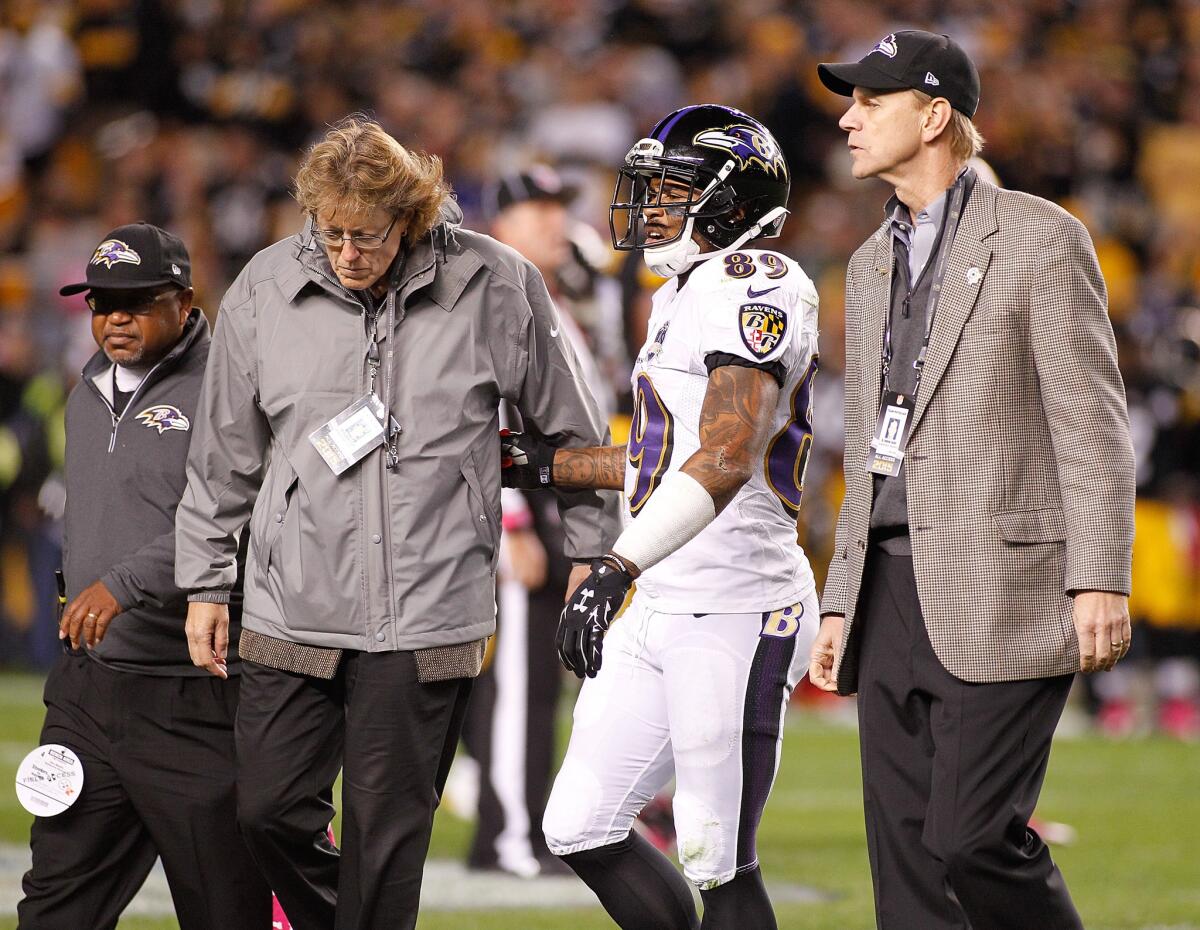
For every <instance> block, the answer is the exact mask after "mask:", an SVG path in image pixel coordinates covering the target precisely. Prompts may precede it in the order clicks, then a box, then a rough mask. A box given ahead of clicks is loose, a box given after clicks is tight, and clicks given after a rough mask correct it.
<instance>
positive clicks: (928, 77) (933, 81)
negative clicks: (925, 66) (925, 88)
mask: <svg viewBox="0 0 1200 930" xmlns="http://www.w3.org/2000/svg"><path fill="white" fill-rule="evenodd" d="M925 83H926V84H928V85H929V86H930V87H937V86H938V85H939V84H941V83H942V82H941V81H939V80H938V79H937V78H935V77H934V76H933V72H932V71H926V72H925Z"/></svg>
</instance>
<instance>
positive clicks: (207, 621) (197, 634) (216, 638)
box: [185, 601, 229, 678]
mask: <svg viewBox="0 0 1200 930" xmlns="http://www.w3.org/2000/svg"><path fill="white" fill-rule="evenodd" d="M185 629H186V630H187V641H188V652H189V653H190V654H191V657H192V665H195V666H198V667H199V668H202V669H206V670H207V671H208V673H209V674H210V675H216V676H217V677H218V678H228V677H229V669H228V667H227V666H226V660H227V658H228V656H229V605H228V604H208V603H205V602H203V601H192V602H191V603H190V604H188V615H187V624H186V626H185Z"/></svg>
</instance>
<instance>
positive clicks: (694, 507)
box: [612, 471, 717, 571]
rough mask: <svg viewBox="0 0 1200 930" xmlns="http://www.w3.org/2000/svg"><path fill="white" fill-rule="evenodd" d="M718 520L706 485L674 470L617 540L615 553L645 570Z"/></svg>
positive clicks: (614, 546)
mask: <svg viewBox="0 0 1200 930" xmlns="http://www.w3.org/2000/svg"><path fill="white" fill-rule="evenodd" d="M716 518H717V507H716V504H714V503H713V499H712V495H711V494H709V493H708V491H706V490H705V489H704V485H702V484H701V483H700V482H699V481H697V480H696V479H695V478H693V477H692V476H691V475H688V474H685V473H684V472H681V471H673V472H670V473H669V474H667V476H666V477H665V478H663V480H662V483H661V484H660V485H659V486H658V487H657V488H656V489H655V490H654V494H652V495H651V497H650V499H649V500H648V501H646V503H645V506H643V507H642V510H641V512H640V513H639V514H638V515H637V517H636V519H634V521H633V522H632V523H630V524H629V526H627V527H626V528H625V531H624V532H622V533H621V535H620V536H619V537H617V541H616V542H615V543H614V544H613V547H612V551H613V553H614V554H615V555H618V556H620V557H621V558H622V559H625V560H626V561H629V562H632V563H633V564H634V565H636V566H637V567H638V568H639V569H640V570H641V571H645V570H646V569H648V568H650V566H652V565H657V564H658V563H659V562H661V561H662V560H663V559H665V558H666V557H667V556H669V555H670V554H671V553H672V552H674V551H675V550H676V549H679V548H681V547H682V546H684V545H685V544H686V543H688V542H690V541H691V540H692V539H694V538H695V537H696V536H697V535H699V533H700V531H701V530H702V529H704V528H705V527H706V526H708V525H709V524H710V523H712V522H713V520H715V519H716Z"/></svg>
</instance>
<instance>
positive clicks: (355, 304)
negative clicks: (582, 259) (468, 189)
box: [177, 117, 618, 930]
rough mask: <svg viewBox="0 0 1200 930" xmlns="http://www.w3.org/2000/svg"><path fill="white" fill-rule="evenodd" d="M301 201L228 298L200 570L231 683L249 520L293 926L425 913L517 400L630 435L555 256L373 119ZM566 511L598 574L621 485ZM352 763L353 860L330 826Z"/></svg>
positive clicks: (212, 372)
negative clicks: (610, 414)
mask: <svg viewBox="0 0 1200 930" xmlns="http://www.w3.org/2000/svg"><path fill="white" fill-rule="evenodd" d="M296 196H297V200H298V201H299V202H300V205H301V207H302V208H303V209H304V210H305V211H306V212H307V213H308V214H309V216H310V217H311V223H310V225H309V228H308V229H307V230H306V232H305V233H304V234H302V235H298V236H294V237H291V238H289V239H285V240H283V241H281V242H278V243H276V244H275V245H273V246H271V247H269V248H267V249H266V250H264V251H263V252H261V253H259V254H258V255H257V256H255V257H254V258H253V259H252V260H251V261H250V263H249V264H248V265H247V266H246V268H245V269H244V270H243V271H242V273H241V275H240V276H239V277H238V279H237V280H236V281H235V282H234V284H233V286H232V287H231V288H230V290H229V293H227V294H226V295H225V299H224V301H223V302H222V306H221V313H220V317H219V319H218V323H217V327H216V332H215V334H214V338H213V348H212V353H211V359H210V362H209V368H208V371H207V374H206V378H205V382H204V390H203V396H202V400H201V404H200V409H199V411H198V413H197V417H196V421H197V422H196V436H195V441H194V442H193V446H192V453H191V456H190V458H189V462H188V478H189V483H188V489H187V492H186V494H185V496H184V500H183V503H182V504H181V506H180V509H179V516H178V522H177V546H178V563H177V572H178V582H179V584H180V586H181V587H183V588H185V589H187V590H188V591H189V592H191V593H190V595H189V599H190V600H191V601H192V604H191V608H190V610H189V614H188V636H189V642H190V648H191V656H192V661H193V662H195V663H196V664H197V665H198V666H201V667H204V668H206V669H208V670H209V671H210V672H212V673H213V674H215V675H218V676H220V675H224V674H225V655H226V651H227V649H228V646H229V644H228V636H227V633H226V622H227V621H226V614H225V608H224V606H223V602H224V601H225V600H226V598H227V593H228V590H229V588H230V586H231V584H232V582H233V578H234V557H235V552H236V549H237V538H238V534H239V532H240V531H241V529H242V527H243V526H244V525H245V524H246V522H247V520H248V521H249V533H250V541H249V553H248V557H247V568H246V593H245V614H244V618H243V633H242V638H241V644H240V652H241V656H242V660H243V676H242V682H243V683H242V708H241V713H240V714H239V717H238V725H237V746H238V754H239V784H238V810H239V819H240V821H241V824H242V828H243V830H244V832H245V834H246V837H247V841H248V843H249V845H250V848H251V850H252V852H253V854H254V855H255V858H256V859H257V861H258V862H259V864H260V866H261V868H262V869H263V871H264V873H265V874H266V875H267V877H268V879H269V880H270V882H271V884H272V887H273V888H274V889H275V891H276V893H277V895H278V897H279V899H280V901H281V903H282V904H283V906H284V909H285V910H286V911H287V913H288V916H289V918H290V919H291V921H292V923H293V925H294V926H295V927H297V930H309V928H313V930H316V928H321V930H325V928H328V927H331V926H333V927H337V928H351V927H353V928H368V927H383V926H387V927H388V928H405V927H413V926H414V925H415V923H416V914H417V905H418V900H419V894H420V883H421V871H422V866H423V861H424V857H425V852H426V849H427V847H428V841H429V833H430V829H431V826H432V816H433V809H434V806H435V805H436V802H437V798H438V796H439V795H440V793H441V789H442V784H443V781H444V779H445V776H446V772H447V769H448V767H449V764H450V760H451V757H452V755H453V752H454V747H455V744H456V742H457V739H458V732H459V729H460V725H461V722H462V717H463V712H464V709H465V704H466V699H467V695H468V694H469V692H470V686H471V681H472V678H473V677H474V676H475V675H477V674H478V673H479V670H480V666H481V664H482V657H483V647H484V643H485V641H486V639H487V637H488V636H489V635H491V633H492V632H493V630H494V624H495V568H496V550H497V543H498V539H499V534H500V506H499V502H500V462H499V447H498V444H497V442H496V433H497V429H498V420H497V411H498V407H499V404H500V401H501V400H504V399H507V400H509V401H512V402H513V403H514V404H516V406H517V408H518V409H519V410H520V411H521V413H522V415H523V416H524V418H525V420H526V425H527V428H528V427H532V428H533V429H535V430H536V431H537V432H538V433H540V434H542V435H544V436H546V437H547V438H552V441H554V442H555V443H556V444H559V445H596V444H598V443H600V442H602V441H603V439H604V437H605V434H606V432H607V430H606V429H605V426H604V424H603V422H602V421H601V418H600V416H599V414H598V412H597V410H596V405H595V402H594V400H593V399H592V397H591V396H590V394H589V393H588V392H587V389H586V388H585V387H584V385H583V383H582V380H581V379H580V377H579V374H578V365H577V362H576V359H575V356H574V353H573V352H572V350H571V347H570V343H569V342H568V341H567V340H566V339H565V338H563V337H562V336H561V334H560V322H559V320H558V317H557V314H556V312H555V310H554V307H553V305H552V303H551V301H550V298H549V296H548V295H547V293H546V289H545V285H544V284H543V282H542V279H541V277H540V276H539V274H538V272H537V271H536V269H534V267H533V266H532V265H531V264H530V263H529V262H527V261H525V260H524V259H522V258H521V257H520V256H519V255H518V254H517V253H516V252H514V251H513V250H511V249H509V248H507V247H505V246H503V245H500V244H499V243H497V242H496V241H494V240H492V239H490V238H488V237H487V236H483V235H480V234H477V233H473V232H469V231H466V230H464V229H461V228H459V227H458V222H459V221H460V220H461V213H460V212H459V211H458V208H457V207H456V206H455V205H454V204H453V203H452V202H451V201H450V199H449V190H448V186H447V185H446V183H445V181H444V180H443V177H442V169H441V163H440V162H439V161H438V159H436V158H434V157H430V156H424V155H418V154H415V153H412V152H409V151H408V150H406V149H405V148H404V147H403V146H401V145H400V143H398V142H397V141H396V140H395V139H393V138H392V137H391V136H389V135H388V134H387V133H386V132H384V130H383V129H382V128H381V127H380V126H379V125H378V124H376V123H373V122H370V121H367V120H363V119H359V118H355V117H352V118H350V119H347V120H345V121H344V122H343V123H341V124H340V125H338V126H337V127H335V128H334V129H332V130H331V131H330V132H329V133H328V134H327V135H326V137H325V138H324V139H323V140H322V141H321V142H319V143H318V144H317V145H315V146H314V147H313V148H312V149H311V150H310V151H309V152H308V154H307V156H306V158H305V160H304V162H303V164H302V166H301V168H300V171H299V173H298V175H297V179H296ZM560 508H561V512H562V518H563V523H564V527H565V529H566V531H567V549H568V553H567V554H568V555H569V556H571V557H572V558H573V559H575V560H577V561H579V562H581V563H584V567H583V571H582V574H583V575H586V563H587V561H588V560H589V559H591V558H593V557H596V556H598V555H599V554H600V553H602V552H604V551H605V549H606V547H607V545H608V543H609V542H611V540H612V538H613V536H614V535H615V532H616V529H617V519H618V518H617V507H616V500H615V498H607V497H604V496H602V495H600V494H597V493H594V492H587V493H582V494H570V495H564V496H563V498H562V500H561V502H560ZM343 767H344V773H345V777H344V781H343V788H342V798H343V821H344V828H343V836H342V838H341V839H342V848H341V852H340V856H339V851H338V849H336V848H335V847H334V846H333V845H332V844H331V843H330V842H329V840H328V839H327V837H326V835H325V832H324V831H325V827H326V826H327V824H328V823H329V821H330V819H331V817H332V815H333V810H332V806H331V804H330V798H331V794H332V787H333V783H334V779H335V778H336V776H337V774H338V771H339V769H342V768H343ZM335 914H336V916H335Z"/></svg>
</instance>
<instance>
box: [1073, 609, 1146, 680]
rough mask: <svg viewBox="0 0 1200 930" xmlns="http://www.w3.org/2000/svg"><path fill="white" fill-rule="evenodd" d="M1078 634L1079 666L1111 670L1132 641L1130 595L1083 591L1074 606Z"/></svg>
mask: <svg viewBox="0 0 1200 930" xmlns="http://www.w3.org/2000/svg"><path fill="white" fill-rule="evenodd" d="M1072 616H1073V618H1074V620H1075V633H1076V634H1077V635H1078V636H1079V670H1080V671H1081V672H1095V671H1105V672H1107V671H1110V670H1111V669H1112V667H1113V666H1114V665H1116V664H1117V663H1118V662H1119V661H1121V659H1123V658H1124V657H1125V654H1126V653H1128V652H1129V644H1130V643H1131V642H1132V641H1133V629H1132V628H1131V626H1130V624H1129V598H1127V597H1126V596H1125V595H1124V594H1110V593H1109V592H1107V591H1080V592H1079V593H1077V594H1076V595H1075V603H1074V607H1073V608H1072Z"/></svg>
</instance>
